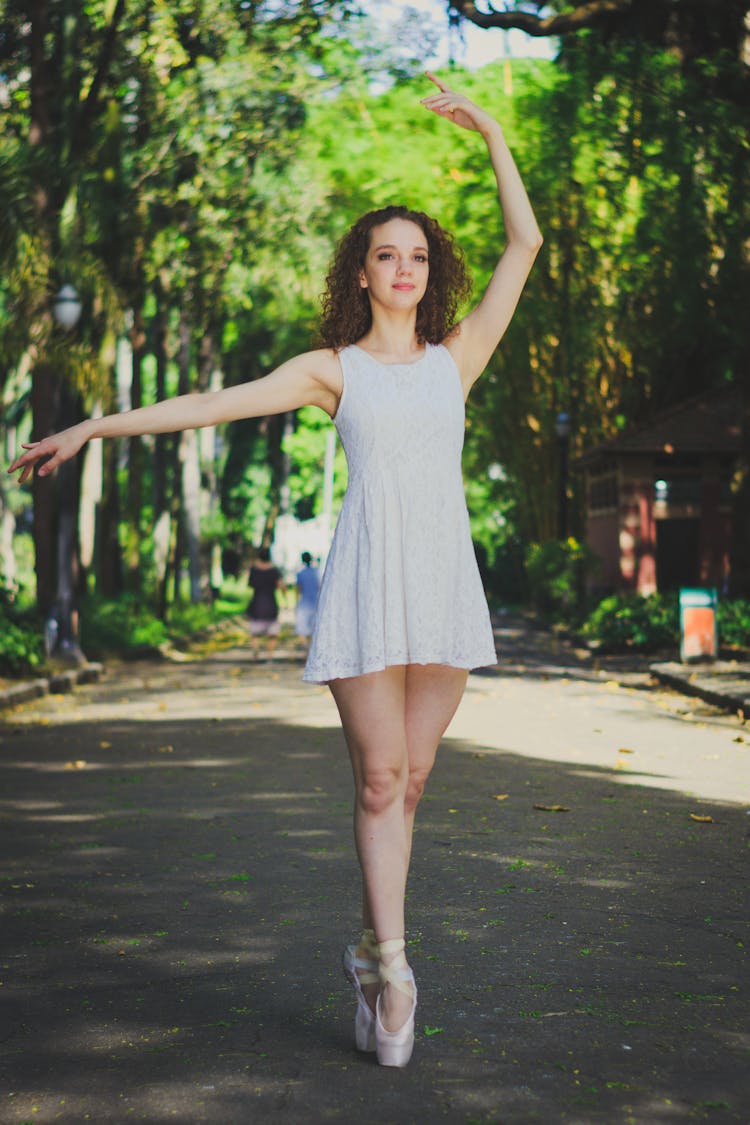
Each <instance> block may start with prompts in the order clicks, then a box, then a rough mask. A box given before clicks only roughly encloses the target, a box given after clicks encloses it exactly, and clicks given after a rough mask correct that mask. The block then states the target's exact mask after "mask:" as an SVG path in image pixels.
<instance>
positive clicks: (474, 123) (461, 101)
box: [422, 70, 498, 135]
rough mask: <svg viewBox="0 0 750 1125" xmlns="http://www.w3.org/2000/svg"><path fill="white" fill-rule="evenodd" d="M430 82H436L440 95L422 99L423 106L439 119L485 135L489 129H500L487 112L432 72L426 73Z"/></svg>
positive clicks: (431, 95)
mask: <svg viewBox="0 0 750 1125" xmlns="http://www.w3.org/2000/svg"><path fill="white" fill-rule="evenodd" d="M425 73H426V75H427V77H428V78H429V80H430V82H434V83H435V85H436V86H437V88H438V89H439V90H440V93H439V94H430V96H429V97H427V98H422V105H423V106H425V108H426V109H430V110H432V112H433V113H437V114H438V116H439V117H447V118H448V120H449V121H453V122H454V124H456V125H460V126H461V128H462V129H473V130H474V131H475V132H477V133H482V134H483V135H485V134H486V133H487V131H488V129H491V128H493V127H494V128H498V123H497V122H496V121H495V119H494V117H491V116H490V114H489V113H487V112H486V111H485V110H483V109H480V108H479V106H478V105H474V102H472V101H470V100H469V98H467V97H466V96H465V95H464V94H458V93H456V91H455V90H451V89H450V87H449V86H447V85H446V84H445V82H443V81H442V79H440V78H436V77H435V75H434V74H431V73H430V71H429V70H428V71H426V72H425Z"/></svg>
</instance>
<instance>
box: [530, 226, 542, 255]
mask: <svg viewBox="0 0 750 1125" xmlns="http://www.w3.org/2000/svg"><path fill="white" fill-rule="evenodd" d="M543 243H544V235H543V234H542V232H541V231H540V230H539V227H537V228H536V230H535V231H534V233H533V234H532V236H531V238H530V239H529V241H528V249H529V253H530V254H532V255H533V256H534V257H536V256H537V254H538V253H539V251H540V250H541V248H542V245H543Z"/></svg>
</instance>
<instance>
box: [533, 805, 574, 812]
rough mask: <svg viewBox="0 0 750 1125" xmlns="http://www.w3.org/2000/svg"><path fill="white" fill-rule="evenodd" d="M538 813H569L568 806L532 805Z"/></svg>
mask: <svg viewBox="0 0 750 1125" xmlns="http://www.w3.org/2000/svg"><path fill="white" fill-rule="evenodd" d="M534 808H535V809H539V811H540V812H570V808H569V807H568V805H534Z"/></svg>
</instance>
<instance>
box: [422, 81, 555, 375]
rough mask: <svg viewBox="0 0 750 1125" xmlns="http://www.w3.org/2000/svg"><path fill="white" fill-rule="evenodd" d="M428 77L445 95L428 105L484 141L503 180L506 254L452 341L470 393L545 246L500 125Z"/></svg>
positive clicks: (501, 194)
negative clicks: (536, 258) (471, 130)
mask: <svg viewBox="0 0 750 1125" xmlns="http://www.w3.org/2000/svg"><path fill="white" fill-rule="evenodd" d="M428 77H430V79H431V80H432V81H433V82H434V83H435V84H436V85H437V86H438V87H439V88H440V93H439V94H432V95H431V96H430V97H428V98H424V99H423V104H424V105H425V106H426V107H427V108H428V109H431V110H432V111H433V112H434V113H437V114H439V115H440V116H441V117H446V118H448V119H449V120H451V121H453V122H454V123H455V124H456V125H459V126H461V127H462V128H464V129H473V130H475V131H476V132H478V133H480V134H481V135H482V137H483V138H484V141H485V143H486V145H487V149H488V152H489V155H490V160H491V161H492V168H493V170H494V173H495V178H496V180H497V187H498V195H499V197H500V208H501V211H502V215H503V222H504V225H505V233H506V237H507V241H506V245H505V249H504V250H503V253H502V255H501V257H500V260H499V261H498V263H497V266H496V267H495V270H494V273H493V274H492V277H491V279H490V282H489V285H488V286H487V288H486V290H485V292H484V295H483V297H482V299H481V301H480V302H479V304H478V305H477V306H476V308H475V309H473V310H472V311H471V312H470V313H469V315H468V316H467V317H465V318H464V320H463V321H462V322H461V330H460V332H459V333H457V335H455V336H453V337H451V338H450V339H449V340H447V341H446V346H447V347H448V348H449V349H450V351H451V353H452V354H453V357H454V359H455V360H456V363H457V364H458V368H459V371H460V372H461V377H462V381H463V384H464V391H465V393H466V394H468V392H469V389H470V387H471V386H472V384H473V383H474V382H475V381H476V379H477V378H478V377H479V376H480V375H481V373H482V371H483V370H484V368H485V366H486V365H487V361H488V360H489V358H490V356H491V355H492V352H493V351H494V350H495V348H496V347H497V345H498V343H499V342H500V340H501V338H502V336H503V335H504V333H505V330H506V328H507V327H508V325H509V323H510V320H511V317H512V316H513V313H514V312H515V309H516V305H517V304H518V300H519V298H520V296H521V292H522V290H523V287H524V285H525V283H526V278H527V277H528V275H529V271H530V270H531V267H532V265H533V263H534V259H535V257H536V255H537V253H538V251H539V248H540V246H541V245H542V235H541V232H540V230H539V227H538V226H537V222H536V219H535V217H534V212H533V210H532V208H531V203H530V202H529V197H528V196H527V194H526V189H525V188H524V186H523V182H522V180H521V176H520V174H519V172H518V169H517V168H516V164H515V161H514V159H513V156H512V155H511V151H510V149H509V148H508V145H507V142H506V140H505V136H504V135H503V130H502V128H501V126H500V124H499V122H497V121H496V120H495V119H494V117H491V116H490V114H489V113H486V112H485V111H484V110H483V109H480V108H479V106H476V105H474V103H473V102H471V101H469V99H468V98H466V97H464V96H463V95H462V94H458V93H456V92H455V91H453V90H450V89H449V88H448V87H447V86H446V85H445V83H443V82H441V81H440V80H439V79H437V78H434V77H433V76H432V75H428Z"/></svg>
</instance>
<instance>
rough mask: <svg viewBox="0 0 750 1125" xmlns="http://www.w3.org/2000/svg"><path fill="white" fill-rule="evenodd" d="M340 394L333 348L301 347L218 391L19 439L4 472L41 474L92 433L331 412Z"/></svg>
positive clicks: (131, 433)
mask: <svg viewBox="0 0 750 1125" xmlns="http://www.w3.org/2000/svg"><path fill="white" fill-rule="evenodd" d="M340 394H341V369H340V367H339V363H338V360H337V358H336V356H335V355H334V353H333V352H331V351H328V350H321V351H314V352H305V353H304V354H303V355H299V356H295V357H294V358H293V359H290V360H288V361H287V362H286V363H283V364H282V365H281V366H280V367H277V368H276V369H275V370H274V371H272V372H271V373H270V374H269V375H265V376H264V377H263V378H262V379H255V380H253V382H251V383H241V384H240V385H239V386H236V387H227V388H226V389H225V390H223V391H210V392H207V393H205V394H192V395H179V396H178V397H176V398H171V399H166V400H165V401H164V402H157V403H155V404H154V405H153V406H142V407H140V408H139V409H138V410H129V411H125V412H124V413H122V414H109V415H107V416H106V417H104V418H88V419H86V420H85V421H84V422H79V424H78V425H77V426H71V427H70V429H67V430H62V431H61V432H60V433H59V434H52V435H51V436H50V437H46V438H43V439H42V440H41V441H36V442H30V443H29V444H28V445H24V447H23V448H24V449H25V450H26V452H25V453H22V454H21V455H20V456H19V457H17V458H16V459H15V461H14V462H13V464H12V465H11V466H10V468H9V469H8V472H9V473H13V472H16V470H18V469H20V470H21V475H20V477H19V483H22V482H23V481H25V480H26V478H27V477H28V476H29V475H30V474H31V473H32V472H33V470H34V467H35V466H39V467H38V468H37V472H38V474H39V476H46V475H47V474H49V473H51V472H53V470H54V469H56V468H57V466H58V465H61V464H62V463H63V461H68V460H69V459H70V458H71V457H74V456H75V455H76V453H78V451H79V450H80V449H81V448H82V446H84V445H85V444H86V442H87V441H91V439H92V438H104V437H137V436H138V435H140V434H166V433H174V432H175V431H177V430H193V429H199V428H200V427H202V426H216V425H219V424H220V423H221V422H233V421H235V420H236V419H238V418H259V417H263V416H265V415H267V414H281V413H283V412H284V411H286V410H296V409H297V408H298V407H300V406H319V407H320V408H321V409H322V410H325V411H326V413H327V414H329V415H330V416H331V417H333V415H334V414H335V413H336V409H337V406H338V400H339V397H340ZM40 462H42V464H41V465H40V464H39V463H40Z"/></svg>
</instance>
